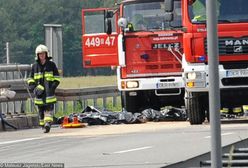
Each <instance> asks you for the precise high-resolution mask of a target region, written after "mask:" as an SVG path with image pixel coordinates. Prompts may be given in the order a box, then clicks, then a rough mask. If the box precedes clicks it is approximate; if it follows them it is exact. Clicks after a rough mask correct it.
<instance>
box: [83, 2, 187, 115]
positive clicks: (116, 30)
mask: <svg viewBox="0 0 248 168" xmlns="http://www.w3.org/2000/svg"><path fill="white" fill-rule="evenodd" d="M181 9H182V8H181V0H174V1H173V3H172V4H167V2H166V1H164V0H124V1H122V2H121V3H120V4H117V5H116V7H114V8H113V9H106V8H97V9H83V10H82V32H83V35H82V51H83V66H84V67H86V68H87V67H91V68H92V67H106V66H116V67H117V78H118V79H117V81H118V89H119V90H120V91H121V97H122V105H123V108H125V109H126V110H127V111H130V112H141V111H142V110H144V109H147V108H152V109H155V110H159V109H160V108H161V107H164V106H174V107H181V106H183V105H184V82H183V79H182V55H183V45H182V42H183V29H182V10H181ZM172 16H173V17H172ZM106 80H107V79H106Z"/></svg>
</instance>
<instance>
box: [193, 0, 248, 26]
mask: <svg viewBox="0 0 248 168" xmlns="http://www.w3.org/2000/svg"><path fill="white" fill-rule="evenodd" d="M247 6H248V0H235V1H233V0H217V16H218V20H219V23H233V22H247V21H248V10H247ZM189 16H190V19H191V22H192V23H205V22H206V1H205V0H189Z"/></svg>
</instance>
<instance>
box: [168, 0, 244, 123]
mask: <svg viewBox="0 0 248 168" xmlns="http://www.w3.org/2000/svg"><path fill="white" fill-rule="evenodd" d="M166 1H167V0H166ZM173 1H174V0H168V1H167V3H173ZM216 3H217V16H218V36H219V40H218V47H219V78H220V79H219V83H220V93H221V107H222V108H224V107H227V108H232V107H237V106H242V105H245V104H248V10H247V6H248V1H247V0H235V1H233V0H218V1H217V2H216ZM205 7H206V1H205V0H182V11H183V13H182V14H183V26H184V27H185V30H186V31H185V33H184V34H183V46H184V57H183V70H184V73H183V77H184V80H185V84H186V86H185V92H186V94H185V106H186V110H187V112H188V115H189V120H190V123H191V124H201V123H202V122H203V121H204V119H205V116H206V114H207V116H208V115H209V114H208V109H209V106H208V90H209V86H208V84H209V77H208V51H207V34H206V13H205Z"/></svg>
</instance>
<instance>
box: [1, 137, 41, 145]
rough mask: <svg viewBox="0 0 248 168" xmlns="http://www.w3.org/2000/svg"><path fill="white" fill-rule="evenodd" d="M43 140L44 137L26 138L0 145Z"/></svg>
mask: <svg viewBox="0 0 248 168" xmlns="http://www.w3.org/2000/svg"><path fill="white" fill-rule="evenodd" d="M42 138H44V137H37V138H26V139H18V140H13V141H5V142H0V145H6V144H13V143H18V142H25V141H32V140H37V139H42Z"/></svg>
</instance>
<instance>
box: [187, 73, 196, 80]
mask: <svg viewBox="0 0 248 168" xmlns="http://www.w3.org/2000/svg"><path fill="white" fill-rule="evenodd" d="M186 78H187V79H189V80H195V79H196V72H189V73H187V74H186Z"/></svg>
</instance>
